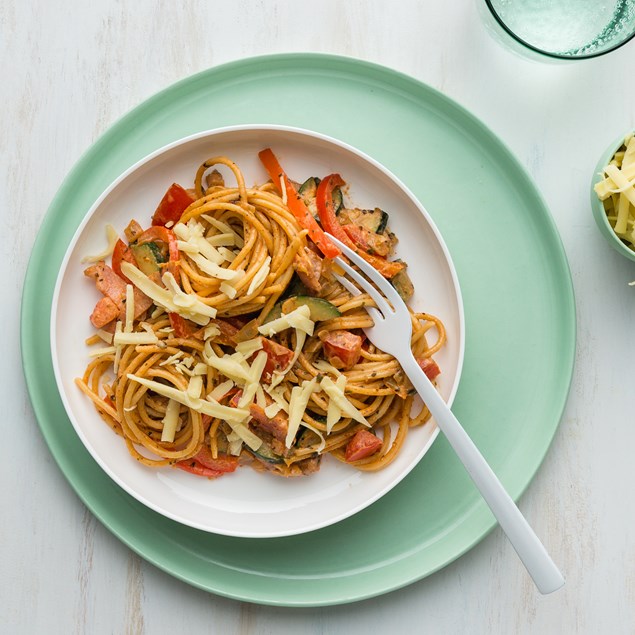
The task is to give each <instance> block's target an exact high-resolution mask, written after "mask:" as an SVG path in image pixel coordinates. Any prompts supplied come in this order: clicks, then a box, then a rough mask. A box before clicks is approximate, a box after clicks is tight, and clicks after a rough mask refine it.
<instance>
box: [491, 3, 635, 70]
mask: <svg viewBox="0 0 635 635" xmlns="http://www.w3.org/2000/svg"><path fill="white" fill-rule="evenodd" d="M485 2H486V5H487V7H488V8H489V10H490V12H491V16H492V17H493V18H494V20H493V23H494V25H495V26H496V27H498V29H499V31H500V30H502V31H503V33H504V37H506V39H508V41H509V38H511V43H512V44H515V45H516V48H517V50H518V49H520V50H522V49H525V52H530V53H536V54H538V55H543V56H547V57H551V58H556V59H570V60H576V59H584V58H590V57H597V56H598V55H603V54H604V53H608V52H609V51H613V50H615V49H616V48H619V47H620V46H622V45H623V44H625V43H626V42H628V41H629V40H630V39H631V38H632V37H633V36H634V35H635V0H602V1H599V0H485Z"/></svg>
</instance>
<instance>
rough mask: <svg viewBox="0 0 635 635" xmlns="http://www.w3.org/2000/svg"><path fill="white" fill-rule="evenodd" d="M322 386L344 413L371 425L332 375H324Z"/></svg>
mask: <svg viewBox="0 0 635 635" xmlns="http://www.w3.org/2000/svg"><path fill="white" fill-rule="evenodd" d="M320 388H321V389H322V390H323V391H324V392H325V393H326V394H327V395H328V396H329V398H330V399H331V400H333V401H335V403H336V405H337V407H338V408H339V409H340V410H341V412H342V414H343V415H346V416H347V417H350V418H351V419H353V420H354V421H357V422H359V423H363V424H364V425H366V426H369V427H370V424H369V423H368V421H367V420H366V417H364V415H363V414H362V413H361V412H360V411H359V410H358V409H357V408H356V407H355V406H354V405H353V404H352V403H351V402H350V401H349V400H348V399H347V398H346V396H345V395H344V391H343V390H342V389H340V388H339V387H338V385H337V384H336V383H335V382H334V381H333V380H332V379H331V378H330V377H322V381H321V382H320Z"/></svg>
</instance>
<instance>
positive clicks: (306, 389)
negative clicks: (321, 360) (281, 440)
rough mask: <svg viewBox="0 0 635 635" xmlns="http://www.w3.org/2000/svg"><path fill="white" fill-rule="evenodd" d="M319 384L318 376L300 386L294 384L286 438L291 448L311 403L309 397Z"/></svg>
mask: <svg viewBox="0 0 635 635" xmlns="http://www.w3.org/2000/svg"><path fill="white" fill-rule="evenodd" d="M316 385H317V377H314V378H313V379H311V380H310V381H307V380H305V381H303V382H302V384H301V385H300V386H294V387H293V388H292V389H291V399H290V400H289V427H288V429H287V436H286V439H285V445H286V447H288V448H290V447H291V445H292V444H293V440H294V439H295V435H296V434H297V432H298V429H299V428H300V424H301V423H302V416H303V415H304V411H305V410H306V407H307V405H308V404H309V399H310V398H311V395H312V394H313V391H314V390H315V387H316Z"/></svg>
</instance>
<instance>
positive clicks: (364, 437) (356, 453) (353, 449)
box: [344, 430, 382, 462]
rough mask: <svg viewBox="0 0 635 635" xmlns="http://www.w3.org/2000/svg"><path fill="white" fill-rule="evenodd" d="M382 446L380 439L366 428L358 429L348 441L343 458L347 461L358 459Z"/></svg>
mask: <svg viewBox="0 0 635 635" xmlns="http://www.w3.org/2000/svg"><path fill="white" fill-rule="evenodd" d="M381 446H382V440H381V439H380V438H379V437H377V436H375V435H374V434H373V433H372V432H369V431H368V430H360V431H359V432H357V433H355V436H353V438H352V439H351V440H350V441H349V442H348V444H347V446H346V452H345V454H344V458H345V459H346V460H347V461H349V462H350V461H359V460H360V459H365V458H366V457H367V456H371V455H373V454H375V452H377V450H379V448H380V447H381Z"/></svg>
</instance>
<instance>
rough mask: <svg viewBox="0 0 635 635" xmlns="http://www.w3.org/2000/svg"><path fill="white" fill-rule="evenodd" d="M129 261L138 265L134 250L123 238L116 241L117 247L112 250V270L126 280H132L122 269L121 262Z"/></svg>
mask: <svg viewBox="0 0 635 635" xmlns="http://www.w3.org/2000/svg"><path fill="white" fill-rule="evenodd" d="M122 262H128V263H130V264H131V265H134V266H135V267H136V266H137V263H136V262H135V259H134V256H133V255H132V251H130V247H128V245H126V243H125V242H124V241H123V240H121V238H120V239H119V240H118V241H117V242H116V243H115V249H114V251H113V252H112V270H113V271H114V272H115V273H116V274H117V275H118V276H119V277H120V278H122V279H123V280H125V281H126V282H128V283H129V282H130V280H128V278H126V276H124V274H123V272H122V271H121V263H122Z"/></svg>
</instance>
